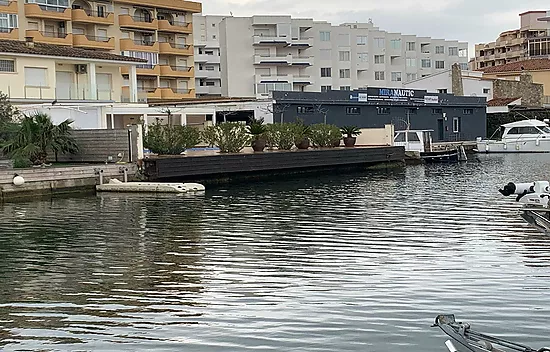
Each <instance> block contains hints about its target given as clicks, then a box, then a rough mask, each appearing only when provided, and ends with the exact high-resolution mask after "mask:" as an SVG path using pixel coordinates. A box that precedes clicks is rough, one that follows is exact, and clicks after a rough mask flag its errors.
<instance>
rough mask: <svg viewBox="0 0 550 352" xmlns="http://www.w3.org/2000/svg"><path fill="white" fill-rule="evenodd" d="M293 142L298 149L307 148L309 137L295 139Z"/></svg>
mask: <svg viewBox="0 0 550 352" xmlns="http://www.w3.org/2000/svg"><path fill="white" fill-rule="evenodd" d="M294 144H295V145H296V148H298V149H307V148H309V138H304V139H302V140H299V141H295V142H294Z"/></svg>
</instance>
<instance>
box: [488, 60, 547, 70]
mask: <svg viewBox="0 0 550 352" xmlns="http://www.w3.org/2000/svg"><path fill="white" fill-rule="evenodd" d="M538 70H550V60H549V59H529V60H523V61H516V62H510V63H507V64H504V65H499V66H491V67H484V68H480V69H478V71H482V72H483V73H500V72H521V71H538Z"/></svg>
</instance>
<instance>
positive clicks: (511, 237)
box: [0, 155, 550, 352]
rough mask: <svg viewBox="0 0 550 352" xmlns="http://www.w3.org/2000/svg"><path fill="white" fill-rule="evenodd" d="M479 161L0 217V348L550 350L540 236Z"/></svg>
mask: <svg viewBox="0 0 550 352" xmlns="http://www.w3.org/2000/svg"><path fill="white" fill-rule="evenodd" d="M548 178H550V155H500V156H498V155H496V156H484V155H481V156H479V160H475V159H473V160H471V161H470V162H468V163H467V164H462V165H444V166H437V165H436V166H422V165H420V166H409V167H406V168H403V169H396V170H393V171H391V172H387V171H368V172H364V173H356V174H353V175H329V176H323V177H318V178H316V179H308V178H303V177H302V178H295V179H287V180H277V181H272V182H264V183H254V184H240V185H231V186H229V185H228V186H223V187H218V188H213V189H210V190H209V191H207V192H206V194H205V195H200V196H184V197H181V196H179V197H178V196H171V195H170V196H153V197H150V196H149V197H145V196H140V195H114V194H109V195H103V196H90V197H82V198H71V199H54V200H48V201H35V202H32V203H12V204H5V205H0V213H1V214H2V220H1V223H0V349H3V350H5V351H31V350H32V351H35V350H40V351H66V350H71V351H136V350H147V351H369V352H388V351H396V352H397V351H407V352H411V351H419V352H420V351H422V352H426V351H428V352H431V351H445V350H446V349H445V346H444V342H445V340H446V339H445V337H444V336H443V334H442V333H441V332H440V331H439V330H438V329H437V328H431V327H430V325H431V324H432V323H433V320H434V318H435V316H436V315H437V314H439V313H454V314H456V315H457V318H458V319H459V320H463V321H468V322H470V323H471V324H472V326H473V328H476V329H478V330H481V331H483V332H487V333H493V334H497V335H499V336H503V337H507V338H508V339H511V340H513V341H516V342H522V343H526V344H529V345H531V346H532V347H535V348H538V347H541V346H544V345H550V338H548V331H549V329H550V321H549V320H548V316H550V299H549V292H550V291H549V289H550V237H547V236H545V235H543V234H539V233H538V232H536V231H535V230H533V229H531V228H530V227H528V226H527V225H526V224H524V223H523V221H521V220H520V218H519V216H518V209H519V206H518V204H517V203H514V201H513V198H504V197H502V196H500V194H499V193H498V191H497V190H498V188H499V187H500V186H502V185H504V184H505V183H507V182H509V181H532V180H534V179H548Z"/></svg>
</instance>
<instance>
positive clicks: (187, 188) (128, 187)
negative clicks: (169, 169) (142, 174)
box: [96, 179, 205, 193]
mask: <svg viewBox="0 0 550 352" xmlns="http://www.w3.org/2000/svg"><path fill="white" fill-rule="evenodd" d="M96 190H97V191H98V192H140V193H195V192H204V190H205V187H204V186H203V185H201V184H200V183H163V182H121V181H119V180H117V179H111V180H110V181H109V183H105V184H100V185H97V186H96Z"/></svg>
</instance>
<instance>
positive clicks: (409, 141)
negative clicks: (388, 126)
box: [393, 129, 467, 163]
mask: <svg viewBox="0 0 550 352" xmlns="http://www.w3.org/2000/svg"><path fill="white" fill-rule="evenodd" d="M432 132H433V130H410V129H407V130H402V131H395V135H394V138H393V145H394V146H398V147H405V152H406V153H408V154H409V155H413V156H416V157H417V158H418V159H420V160H422V161H424V162H426V163H456V162H459V161H466V160H467V157H466V152H465V151H464V147H463V146H458V147H453V148H450V149H445V150H437V151H436V150H433V147H432Z"/></svg>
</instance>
